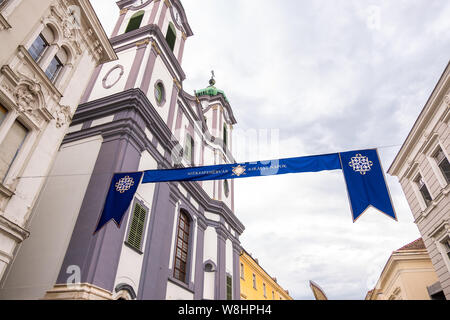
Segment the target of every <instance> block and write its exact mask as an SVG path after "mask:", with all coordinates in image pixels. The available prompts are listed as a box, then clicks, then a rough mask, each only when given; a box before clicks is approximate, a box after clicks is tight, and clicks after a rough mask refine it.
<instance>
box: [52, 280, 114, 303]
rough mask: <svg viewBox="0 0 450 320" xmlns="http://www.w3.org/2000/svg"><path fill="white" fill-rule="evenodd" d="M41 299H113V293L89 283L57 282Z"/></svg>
mask: <svg viewBox="0 0 450 320" xmlns="http://www.w3.org/2000/svg"><path fill="white" fill-rule="evenodd" d="M43 300H113V295H112V293H111V292H110V291H108V290H105V289H102V288H100V287H97V286H94V285H92V284H89V283H80V284H72V285H67V284H57V285H55V286H54V287H53V289H52V290H49V291H47V293H46V294H45V296H44V298H43Z"/></svg>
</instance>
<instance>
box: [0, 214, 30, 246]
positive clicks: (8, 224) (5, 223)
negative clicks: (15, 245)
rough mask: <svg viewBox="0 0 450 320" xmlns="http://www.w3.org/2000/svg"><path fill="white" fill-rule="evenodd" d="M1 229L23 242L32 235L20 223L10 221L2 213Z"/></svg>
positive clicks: (0, 218) (0, 219) (0, 216)
mask: <svg viewBox="0 0 450 320" xmlns="http://www.w3.org/2000/svg"><path fill="white" fill-rule="evenodd" d="M0 230H1V231H2V232H4V233H7V234H9V235H10V236H12V237H13V238H14V240H16V241H17V242H19V243H20V242H22V241H23V240H25V239H26V238H28V237H29V236H30V232H29V231H28V230H26V229H24V228H22V227H21V226H19V225H18V224H16V223H14V222H12V221H10V220H9V219H7V218H6V217H4V216H3V215H2V214H1V213H0Z"/></svg>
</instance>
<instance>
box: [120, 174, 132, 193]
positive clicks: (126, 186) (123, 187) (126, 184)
mask: <svg viewBox="0 0 450 320" xmlns="http://www.w3.org/2000/svg"><path fill="white" fill-rule="evenodd" d="M132 186H134V180H133V178H131V177H129V176H126V177H123V178H122V179H120V180H119V181H118V182H117V183H116V191H117V192H120V193H124V192H127V191H128V190H130V189H131V187H132Z"/></svg>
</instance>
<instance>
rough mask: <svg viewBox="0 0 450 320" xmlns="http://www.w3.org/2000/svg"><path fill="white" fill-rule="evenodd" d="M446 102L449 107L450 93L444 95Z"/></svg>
mask: <svg viewBox="0 0 450 320" xmlns="http://www.w3.org/2000/svg"><path fill="white" fill-rule="evenodd" d="M444 103H445V104H446V105H447V106H448V107H449V106H450V94H447V95H446V96H445V97H444Z"/></svg>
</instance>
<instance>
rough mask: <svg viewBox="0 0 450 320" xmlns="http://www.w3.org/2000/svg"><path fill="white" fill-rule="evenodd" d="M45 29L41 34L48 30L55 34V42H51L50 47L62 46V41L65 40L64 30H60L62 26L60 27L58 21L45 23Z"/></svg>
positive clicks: (46, 21)
mask: <svg viewBox="0 0 450 320" xmlns="http://www.w3.org/2000/svg"><path fill="white" fill-rule="evenodd" d="M43 24H44V27H43V29H42V31H41V33H43V32H45V30H46V28H48V29H50V30H51V31H52V33H53V37H54V38H53V41H51V42H49V44H50V45H52V44H61V41H62V39H63V36H62V35H63V32H62V29H61V28H60V26H59V25H58V23H57V22H56V21H53V20H50V19H49V20H45V21H44V22H43Z"/></svg>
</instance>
